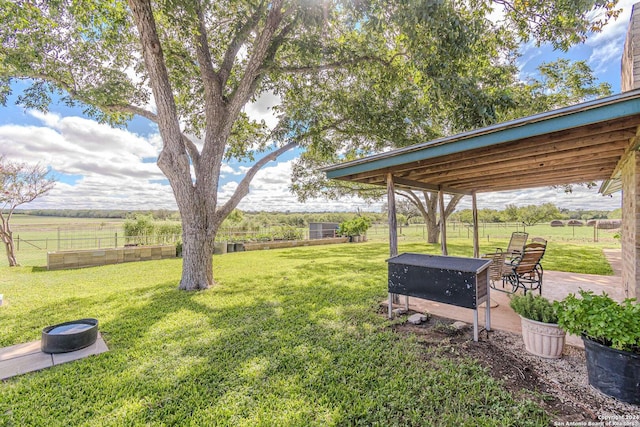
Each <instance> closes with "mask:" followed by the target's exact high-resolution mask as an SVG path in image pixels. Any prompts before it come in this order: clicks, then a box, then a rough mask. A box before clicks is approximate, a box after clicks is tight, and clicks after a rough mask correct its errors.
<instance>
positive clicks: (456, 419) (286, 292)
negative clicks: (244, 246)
mask: <svg viewBox="0 0 640 427" xmlns="http://www.w3.org/2000/svg"><path fill="white" fill-rule="evenodd" d="M421 248H422V244H420V243H402V244H401V248H400V249H401V250H402V251H418V250H420V249H421ZM452 249H453V250H455V251H459V250H466V249H464V248H462V247H456V246H455V245H454V247H452ZM386 257H387V247H386V245H385V244H384V243H363V244H342V245H333V246H326V247H308V248H296V249H290V250H272V251H262V252H244V253H235V254H228V255H224V256H220V257H214V265H215V275H216V279H217V282H218V284H217V286H216V287H214V288H213V289H210V290H208V291H204V292H196V293H187V292H181V291H178V290H177V289H176V285H177V281H178V279H179V276H180V265H181V262H180V260H178V259H176V260H164V261H151V262H141V263H131V264H121V265H112V266H104V267H97V268H88V269H81V270H70V271H58V272H48V271H42V270H41V269H38V268H36V269H34V268H31V267H17V268H11V269H10V268H8V267H0V288H1V289H2V292H3V293H4V298H5V303H6V304H5V305H4V306H2V307H0V346H8V345H12V344H17V343H22V342H27V341H30V340H35V339H38V338H39V334H40V330H41V329H42V327H44V326H46V325H49V324H54V323H58V322H62V321H65V320H69V319H75V318H83V317H96V318H98V319H99V321H100V331H101V333H102V335H103V337H104V339H105V341H106V342H107V345H108V347H109V349H110V351H109V352H107V353H104V354H102V355H99V356H93V357H90V358H87V359H84V360H80V361H77V362H73V363H69V364H64V365H60V366H57V367H54V368H51V369H47V370H44V371H40V372H36V373H31V374H26V375H23V376H20V377H16V378H13V379H10V380H8V381H5V382H4V383H3V384H2V387H0V425H1V426H12V425H16V426H17V425H20V426H31V425H35V426H38V425H48V426H67V425H91V426H100V425H113V426H121V425H233V426H274V425H278V426H285V425H286V426H314V425H318V426H332V425H349V426H351V425H383V426H392V425H402V426H424V425H447V426H449V425H450V426H453V425H455V426H504V425H512V426H546V425H549V422H550V419H551V414H547V413H545V412H544V411H543V409H541V406H539V404H540V403H541V402H542V400H541V396H539V395H536V394H531V393H526V394H525V393H521V394H513V393H511V392H509V391H507V389H506V388H505V387H504V386H503V385H502V384H501V383H500V382H499V381H496V380H495V379H493V378H492V377H491V376H490V375H489V373H488V371H487V370H485V369H484V368H482V367H480V365H479V364H478V363H477V362H475V361H473V360H471V359H468V358H464V357H461V356H460V357H458V358H456V359H455V360H452V359H451V357H452V356H451V355H447V356H446V357H445V356H444V355H443V354H442V353H440V351H442V350H437V349H434V348H431V347H426V346H425V345H423V343H421V341H420V340H419V339H416V338H415V337H413V338H412V337H411V336H407V335H404V334H398V333H396V332H395V331H394V328H393V327H391V324H390V323H389V322H388V321H387V320H386V319H385V317H384V316H383V315H381V314H379V313H378V312H377V311H378V309H377V307H378V303H379V301H380V300H382V299H383V298H384V296H385V295H386V264H385V262H384V259H385V258H386Z"/></svg>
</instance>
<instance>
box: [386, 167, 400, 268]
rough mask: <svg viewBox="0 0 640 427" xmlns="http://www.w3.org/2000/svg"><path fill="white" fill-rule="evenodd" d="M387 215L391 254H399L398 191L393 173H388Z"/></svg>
mask: <svg viewBox="0 0 640 427" xmlns="http://www.w3.org/2000/svg"><path fill="white" fill-rule="evenodd" d="M387 206H388V211H387V216H388V222H389V256H392V257H394V256H396V255H398V219H397V216H396V193H395V185H394V182H393V175H391V174H390V173H388V174H387Z"/></svg>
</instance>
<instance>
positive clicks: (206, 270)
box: [180, 220, 215, 291]
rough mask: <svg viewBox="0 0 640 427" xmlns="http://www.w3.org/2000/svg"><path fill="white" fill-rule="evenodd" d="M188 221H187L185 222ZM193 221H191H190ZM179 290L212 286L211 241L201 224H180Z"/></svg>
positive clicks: (211, 238)
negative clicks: (180, 262) (180, 275)
mask: <svg viewBox="0 0 640 427" xmlns="http://www.w3.org/2000/svg"><path fill="white" fill-rule="evenodd" d="M187 221H189V220H187ZM191 221H193V220H191ZM182 230H183V231H182V278H181V279H180V289H182V290H186V291H197V290H202V289H207V288H209V287H211V286H213V261H212V257H213V241H214V239H215V236H214V237H211V234H209V233H207V230H206V228H205V227H204V226H202V225H201V224H189V223H184V220H183V224H182Z"/></svg>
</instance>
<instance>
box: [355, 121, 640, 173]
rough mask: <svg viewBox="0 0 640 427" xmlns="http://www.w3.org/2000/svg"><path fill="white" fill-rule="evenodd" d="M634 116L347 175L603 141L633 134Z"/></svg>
mask: <svg viewBox="0 0 640 427" xmlns="http://www.w3.org/2000/svg"><path fill="white" fill-rule="evenodd" d="M638 120H640V116H631V117H627V118H623V119H619V120H615V121H611V122H605V123H596V124H593V125H588V126H583V127H581V128H578V129H568V130H564V131H559V132H554V133H550V134H544V135H539V136H534V137H530V138H526V139H521V140H515V141H508V142H505V143H502V144H499V145H494V146H490V147H484V148H480V149H475V150H467V151H465V152H462V153H455V154H451V155H446V156H442V157H439V158H433V159H428V160H420V161H416V162H409V163H406V164H402V165H396V166H393V167H389V168H383V169H378V170H375V171H369V172H363V173H361V174H355V175H351V177H352V178H354V179H355V180H358V181H359V180H361V179H364V178H366V177H372V176H375V175H379V174H383V175H384V174H386V173H388V172H392V173H393V174H394V177H396V178H397V177H398V176H400V175H402V174H403V173H405V172H410V171H412V170H416V169H421V168H425V167H427V166H428V167H437V166H438V165H441V164H443V163H449V162H459V161H464V160H466V159H469V158H475V159H478V160H480V158H482V157H485V156H486V157H487V158H488V159H491V158H492V157H494V156H495V155H496V154H499V153H503V154H505V155H509V153H512V152H513V151H515V152H518V151H525V152H530V154H534V153H544V152H550V151H553V150H554V147H558V146H559V145H566V146H567V147H574V148H578V147H582V146H591V145H600V144H607V143H609V142H611V141H615V140H624V139H629V138H632V137H633V136H634V135H635V131H636V127H637V124H638ZM538 150H539V151H538Z"/></svg>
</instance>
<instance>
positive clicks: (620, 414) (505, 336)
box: [381, 310, 638, 426]
mask: <svg viewBox="0 0 640 427" xmlns="http://www.w3.org/2000/svg"><path fill="white" fill-rule="evenodd" d="M382 312H383V311H382V310H381V313H382ZM452 323H453V320H451V319H447V318H442V317H438V316H431V319H430V320H429V321H428V322H426V323H424V324H421V325H411V324H409V323H405V324H399V325H396V326H394V329H395V330H396V331H397V332H398V333H401V334H406V335H413V336H415V338H417V339H418V340H419V341H420V343H421V344H422V345H423V346H424V347H425V353H428V354H425V358H427V359H428V358H430V357H432V352H436V353H437V354H438V355H439V356H446V357H448V358H450V359H453V360H454V361H458V362H460V361H461V360H463V359H466V358H471V359H473V360H476V361H478V362H479V363H480V364H481V365H482V366H484V367H485V368H486V369H487V370H488V372H489V373H490V375H491V376H493V377H494V378H495V379H497V380H498V381H501V382H502V383H503V384H504V387H505V388H507V389H508V390H509V391H510V392H511V393H512V395H513V396H518V397H521V398H526V399H532V400H534V401H536V403H538V404H539V405H540V406H542V407H543V408H544V409H545V411H546V412H547V413H549V414H552V415H551V419H552V422H554V423H562V422H564V423H566V422H578V423H584V424H582V425H587V424H588V423H589V422H591V423H598V422H602V421H603V420H615V419H617V420H621V421H624V420H625V418H624V417H625V416H628V415H630V414H635V413H637V411H638V407H637V406H634V405H630V404H627V403H624V402H621V401H618V400H616V399H614V398H611V397H609V396H605V395H604V394H602V393H600V392H599V391H597V390H596V389H595V388H593V387H591V386H590V385H589V383H588V381H587V368H586V361H585V355H584V350H583V349H579V348H576V347H571V346H565V351H564V355H563V357H562V358H561V359H541V358H539V357H536V356H533V355H530V354H528V353H526V352H525V351H524V343H523V342H522V337H521V335H519V334H513V333H510V332H505V331H492V332H490V333H489V337H488V338H487V335H486V333H483V334H482V335H481V337H482V339H481V340H480V341H479V342H477V343H474V342H473V341H471V340H470V337H469V335H470V334H469V332H468V331H462V332H460V331H458V330H456V329H455V328H453V327H451V324H452ZM607 417H608V418H607ZM633 423H637V420H633V421H632V423H631V424H628V425H636V424H633ZM594 425H595V424H594ZM604 425H605V426H606V425H613V424H607V423H604Z"/></svg>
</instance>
